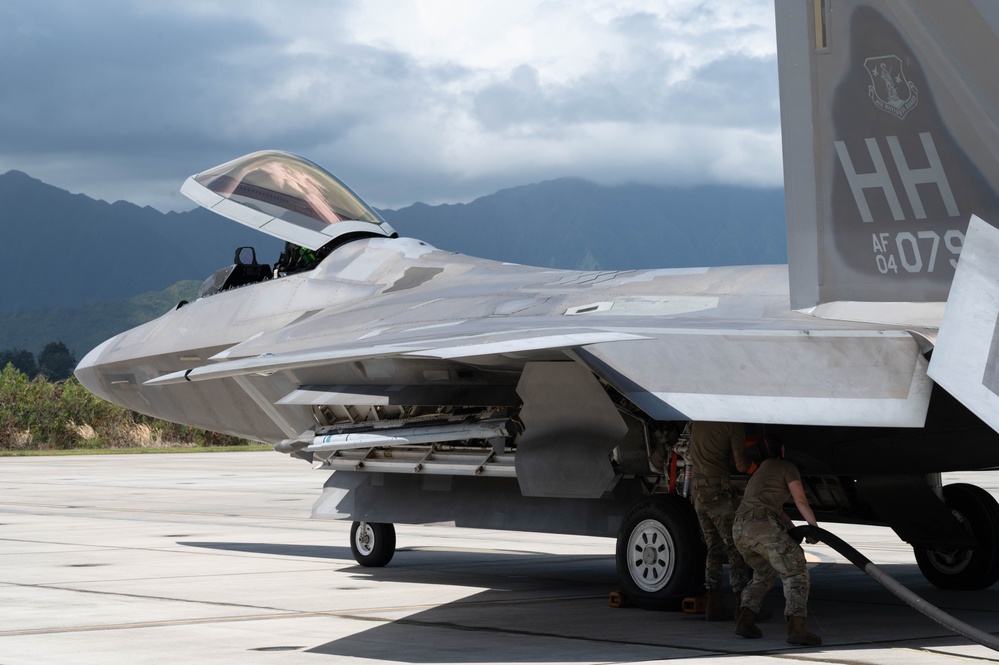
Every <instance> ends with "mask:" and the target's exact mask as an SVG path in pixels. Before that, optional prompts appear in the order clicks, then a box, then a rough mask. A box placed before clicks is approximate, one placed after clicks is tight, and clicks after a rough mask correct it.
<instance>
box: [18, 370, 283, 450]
mask: <svg viewBox="0 0 999 665" xmlns="http://www.w3.org/2000/svg"><path fill="white" fill-rule="evenodd" d="M269 449H270V446H267V445H265V444H260V443H258V442H255V441H248V440H246V439H241V438H238V437H235V436H228V435H225V434H218V433H216V432H210V431H208V430H203V429H198V428H195V427H188V426H186V425H178V424H177V423H170V422H166V421H164V420H157V419H156V418H150V417H149V416H145V415H143V414H141V413H136V412H135V411H129V410H128V409H124V408H122V407H120V406H117V405H116V404H111V403H110V402H106V401H104V400H102V399H101V398H99V397H97V396H95V395H94V394H92V393H91V392H90V391H89V390H87V389H86V388H84V387H83V386H82V385H80V382H79V381H77V380H76V378H74V377H70V378H68V379H66V380H65V381H59V382H51V381H49V380H47V379H46V378H45V377H44V376H42V375H38V376H36V377H35V378H33V379H29V378H28V377H27V375H25V374H24V373H23V372H21V371H20V370H18V369H17V368H15V367H14V366H13V365H11V364H8V365H7V366H6V367H4V368H3V369H2V370H0V454H4V453H6V454H15V455H21V454H41V455H53V454H65V453H70V452H77V453H84V454H94V453H124V452H221V451H224V450H269Z"/></svg>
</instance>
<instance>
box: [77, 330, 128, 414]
mask: <svg viewBox="0 0 999 665" xmlns="http://www.w3.org/2000/svg"><path fill="white" fill-rule="evenodd" d="M115 339H117V337H112V338H111V339H109V340H107V341H106V342H104V343H103V344H101V345H99V346H97V347H96V348H94V349H93V350H92V351H91V352H90V353H88V354H87V355H85V356H83V360H81V361H80V363H79V364H78V365H77V366H76V369H75V370H74V371H73V374H74V375H75V376H76V378H77V380H78V381H79V382H80V383H81V384H83V387H84V388H86V389H87V390H89V391H90V392H92V393H94V394H95V395H97V396H98V397H100V398H102V399H106V400H108V401H112V400H111V399H109V397H108V394H107V392H106V390H105V388H104V385H103V382H102V381H101V372H100V368H101V357H102V356H103V355H104V351H105V349H107V348H108V346H109V345H110V344H111V343H112V342H114V341H115Z"/></svg>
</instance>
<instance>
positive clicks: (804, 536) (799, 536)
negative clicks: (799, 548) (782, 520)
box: [787, 524, 819, 545]
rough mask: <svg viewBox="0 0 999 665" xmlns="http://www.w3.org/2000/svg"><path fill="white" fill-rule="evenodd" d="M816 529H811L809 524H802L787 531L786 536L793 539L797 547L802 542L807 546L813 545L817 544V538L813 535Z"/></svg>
mask: <svg viewBox="0 0 999 665" xmlns="http://www.w3.org/2000/svg"><path fill="white" fill-rule="evenodd" d="M816 528H817V527H813V526H812V525H810V524H803V525H801V526H796V527H794V528H793V529H788V532H787V535H789V536H791V538H793V539H794V541H795V542H796V543H798V544H799V545H800V544H801V541H802V540H804V541H805V542H806V543H808V544H809V545H815V544H817V543H818V542H819V537H818V535H817V534H816V533H815V530H816Z"/></svg>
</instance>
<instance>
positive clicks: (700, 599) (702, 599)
mask: <svg viewBox="0 0 999 665" xmlns="http://www.w3.org/2000/svg"><path fill="white" fill-rule="evenodd" d="M707 608H708V599H707V596H691V597H689V598H684V599H683V611H684V613H685V614H704V612H705V611H707Z"/></svg>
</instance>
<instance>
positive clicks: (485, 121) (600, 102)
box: [0, 0, 779, 209]
mask: <svg viewBox="0 0 999 665" xmlns="http://www.w3.org/2000/svg"><path fill="white" fill-rule="evenodd" d="M761 1H763V0H759V1H754V2H750V3H748V5H747V4H746V3H742V2H739V3H725V2H724V0H723V4H725V5H726V6H727V7H729V8H736V10H738V9H739V8H743V7H746V6H749V7H755V6H757V5H760V3H761ZM515 4H516V7H513V6H512V5H506V4H505V5H503V6H502V7H500V6H498V5H490V7H491V8H492V11H493V12H498V13H496V14H495V17H497V18H499V19H503V18H504V17H507V16H510V17H513V16H517V17H522V16H533V18H534V19H536V21H534V22H532V23H527V24H524V23H509V24H507V25H504V26H495V29H494V26H493V25H491V24H490V25H485V26H484V27H483V26H481V25H479V26H477V27H476V28H475V29H478V30H487V31H488V33H483V34H480V35H472V34H470V33H469V32H468V30H471V29H472V28H473V27H474V26H473V25H472V24H471V23H468V24H455V25H453V26H452V28H451V29H452V30H453V32H444V33H435V35H434V40H436V41H433V42H428V41H426V40H424V39H422V34H421V33H417V32H414V31H415V30H417V29H418V28H417V26H410V25H408V24H406V23H404V21H406V20H411V19H412V17H413V16H417V15H420V13H421V12H424V11H429V10H428V7H430V8H431V9H434V11H438V12H439V11H445V10H446V9H447V7H446V6H444V5H440V4H439V3H433V2H422V1H421V2H418V3H413V2H405V1H403V0H400V4H398V5H393V6H394V7H397V8H400V9H399V11H398V12H388V11H386V10H385V5H381V4H378V3H365V2H346V1H343V0H341V1H339V2H333V3H324V4H318V3H309V2H289V3H282V4H280V5H277V4H276V3H266V2H256V1H254V0H245V1H244V2H240V3H224V2H212V1H211V0H204V1H203V2H187V1H186V0H160V1H159V2H156V3H146V2H133V1H125V0H102V1H100V2H93V3H90V2H73V1H70V0H4V1H3V2H0V62H3V63H4V64H3V67H2V69H0V72H2V74H0V76H2V80H0V123H2V125H0V126H2V127H3V139H2V143H0V172H4V171H6V170H7V169H12V168H15V169H19V170H23V171H26V172H28V173H29V174H31V175H33V176H35V177H38V178H41V179H42V180H44V181H46V182H49V183H51V184H54V185H57V186H59V187H63V188H66V189H69V190H71V191H79V192H84V193H87V194H88V195H91V196H97V197H101V198H106V199H108V200H115V199H117V198H127V199H128V200H131V201H134V202H137V203H140V204H153V205H156V206H157V207H159V208H161V209H167V208H174V209H179V208H189V207H190V205H191V204H189V203H188V202H187V201H186V199H183V198H182V197H181V196H180V195H179V194H178V193H177V189H178V188H179V186H180V184H181V183H182V182H183V180H184V179H185V178H186V177H187V176H188V175H190V174H192V173H195V172H198V171H201V170H204V169H207V168H210V167H212V166H214V165H216V164H219V163H221V162H224V161H227V160H229V159H232V158H234V157H237V156H239V155H241V154H245V153H248V152H252V151H254V150H260V149H282V150H289V151H291V152H296V153H298V154H302V155H303V156H306V157H308V158H310V159H312V160H314V161H316V162H318V163H320V164H322V165H323V166H326V167H328V168H330V169H331V170H333V171H334V172H335V173H337V175H339V176H341V177H342V178H344V180H346V181H347V182H348V183H350V184H351V186H352V187H353V188H354V189H355V190H357V191H358V192H359V193H361V194H362V195H363V196H365V197H366V198H368V199H369V200H371V201H372V202H373V203H374V204H376V205H382V206H389V207H395V206H400V205H405V204H407V203H411V202H413V201H417V200H423V201H429V202H441V201H455V200H468V199H470V198H472V197H474V196H477V195H482V194H487V193H490V192H492V191H495V190H497V189H499V188H501V187H506V186H512V185H517V184H524V183H525V182H528V181H530V180H538V179H548V178H555V177H561V176H566V175H577V176H583V177H590V178H594V179H599V180H603V181H611V180H615V179H617V180H620V179H622V178H627V177H630V175H631V174H632V173H635V172H638V173H656V174H661V175H662V174H665V176H667V177H672V176H670V175H669V174H675V173H679V171H675V169H677V168H686V169H688V170H689V168H691V166H690V162H686V161H685V162H683V163H681V164H679V166H676V167H674V166H672V164H673V162H669V160H674V161H675V158H674V157H673V156H672V154H671V153H670V152H669V145H668V143H669V142H670V141H672V140H673V138H674V136H675V133H676V132H678V131H681V132H682V128H683V125H686V124H695V125H697V126H698V127H704V126H715V127H718V128H719V129H721V130H725V131H729V130H731V129H732V128H733V127H736V128H739V130H740V131H741V132H743V133H744V134H745V133H749V134H753V133H756V134H758V136H753V137H750V138H751V143H752V145H753V148H752V149H753V150H758V148H759V145H760V142H773V139H772V136H773V132H774V129H775V127H776V123H777V113H776V83H775V80H776V66H775V64H774V62H773V57H772V53H771V54H769V55H768V54H764V55H763V56H761V55H760V54H758V53H751V52H749V51H746V49H744V48H743V46H742V45H741V44H742V43H743V41H746V42H747V43H748V42H749V41H752V40H753V39H755V40H757V41H759V35H758V33H759V32H760V30H761V28H760V22H759V20H758V17H756V18H753V20H749V21H746V20H739V19H738V17H736V19H731V15H733V14H738V11H728V12H727V13H725V12H723V13H719V12H716V11H713V10H710V9H705V6H702V5H701V4H697V3H695V2H693V0H682V1H681V0H677V2H671V3H667V4H665V5H661V4H658V3H646V7H647V8H649V9H648V10H647V11H635V12H631V13H629V14H622V15H617V16H614V12H615V11H618V10H617V9H616V8H615V7H612V6H610V5H605V4H600V3H596V4H593V3H590V4H587V5H585V6H579V5H577V4H576V3H562V2H559V1H557V0H556V1H551V0H549V1H548V2H544V3H537V4H534V3H530V2H525V1H523V0H519V1H518V2H516V3H515ZM431 6H433V7H431ZM403 9H405V11H403ZM508 9H509V11H508ZM414 11H415V12H416V14H414ZM755 11H756V13H757V14H759V10H758V9H757V10H755ZM525 12H526V13H525ZM531 12H534V13H533V15H532V14H531ZM396 13H398V14H399V16H398V17H397V16H396V15H395V14H396ZM431 13H432V12H431ZM436 16H438V17H441V16H443V15H441V14H437V15H436ZM469 17H470V18H469V20H472V19H474V13H473V14H470V15H469ZM429 20H430V21H431V23H425V24H424V27H425V28H428V29H430V28H433V27H434V23H433V20H434V19H433V17H431V18H430V19H429ZM726 20H730V21H731V23H730V24H727V23H726V22H725V21H726ZM520 30H531V31H533V32H531V36H530V38H529V39H524V38H523V35H520V34H519V33H518V31H520ZM431 32H432V30H431ZM359 34H360V35H364V37H356V36H355V35H359ZM705 34H708V35H709V36H710V38H705V37H704V35H705ZM490 40H491V41H490ZM532 40H533V42H532ZM764 41H765V40H764ZM563 42H564V44H563ZM459 43H460V44H462V45H463V46H460V47H459V46H455V45H456V44H459ZM532 43H534V46H535V48H533V49H532V48H530V45H531V44H532ZM525 44H526V45H527V46H528V47H527V48H524V49H523V50H522V51H518V50H516V49H517V48H519V47H522V46H523V45H525ZM511 46H512V47H515V48H514V49H513V50H511V48H510V47H511ZM563 46H564V48H563ZM537 47H544V48H537ZM764 48H765V49H766V47H764ZM493 56H495V57H496V60H495V61H493V60H490V58H492V57H493ZM768 58H769V60H768ZM761 91H762V93H761ZM688 134H690V135H691V136H693V135H695V133H693V132H688ZM701 134H703V132H700V134H696V135H698V136H700V135H701ZM720 136H721V137H722V138H717V139H712V138H710V137H705V138H704V139H703V140H704V141H705V142H706V143H705V145H704V146H702V147H703V148H704V149H703V150H702V152H704V153H705V154H716V155H717V154H721V153H722V152H724V151H729V145H730V144H731V142H732V141H734V140H741V139H738V138H732V136H733V135H732V134H731V132H729V134H721V135H720ZM726 137H727V138H726ZM654 141H665V142H667V145H665V146H664V147H663V149H661V150H651V149H649V147H648V144H649V143H650V142H654ZM743 149H744V150H745V148H743ZM614 151H630V154H629V155H628V158H627V159H626V158H625V157H624V156H620V157H618V158H617V161H615V160H614V159H607V158H606V156H607V155H609V154H611V153H613V152H614ZM773 152H774V153H775V154H776V153H777V152H779V145H778V146H777V150H776V151H773ZM598 156H599V157H601V159H599V160H598V159H596V157H598ZM771 161H772V160H771ZM667 162H669V163H667ZM578 165H582V166H578ZM692 168H694V169H695V170H694V171H691V172H690V174H688V176H686V177H688V179H692V180H694V181H696V180H697V179H698V178H702V177H704V174H705V173H707V172H708V170H709V169H710V159H709V158H705V160H704V161H703V163H702V164H701V165H700V166H698V165H696V164H694V165H693V167H692ZM770 168H771V169H773V168H774V164H770ZM615 169H621V170H620V171H615ZM696 169H701V171H697V170H696ZM758 170H762V169H758ZM738 174H739V165H738V163H736V162H733V163H732V165H731V166H729V167H726V170H725V172H724V175H723V176H722V177H724V178H732V177H735V178H736V179H738V177H739V176H738ZM711 177H718V175H717V173H716V174H714V175H713V176H711Z"/></svg>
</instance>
